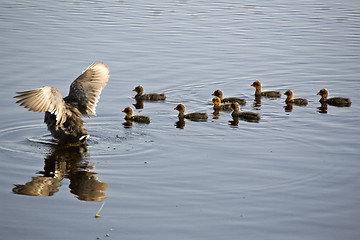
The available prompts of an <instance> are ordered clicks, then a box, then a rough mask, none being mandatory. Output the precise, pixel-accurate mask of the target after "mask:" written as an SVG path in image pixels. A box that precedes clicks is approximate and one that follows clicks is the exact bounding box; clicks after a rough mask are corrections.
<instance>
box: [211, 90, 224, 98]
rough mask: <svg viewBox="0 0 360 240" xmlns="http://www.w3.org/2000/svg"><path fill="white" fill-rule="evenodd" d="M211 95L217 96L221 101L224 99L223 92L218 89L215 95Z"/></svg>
mask: <svg viewBox="0 0 360 240" xmlns="http://www.w3.org/2000/svg"><path fill="white" fill-rule="evenodd" d="M211 95H213V96H216V97H219V98H220V99H222V97H223V92H222V91H221V90H220V89H218V90H216V91H214V93H213V94H211Z"/></svg>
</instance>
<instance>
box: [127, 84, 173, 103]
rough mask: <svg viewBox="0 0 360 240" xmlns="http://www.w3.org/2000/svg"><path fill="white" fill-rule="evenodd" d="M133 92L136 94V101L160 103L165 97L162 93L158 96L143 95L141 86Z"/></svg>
mask: <svg viewBox="0 0 360 240" xmlns="http://www.w3.org/2000/svg"><path fill="white" fill-rule="evenodd" d="M133 91H134V92H136V95H135V99H136V100H148V101H161V100H165V99H166V96H165V94H163V93H161V94H159V93H147V94H144V87H143V86H141V85H139V86H137V87H136V88H134V89H133Z"/></svg>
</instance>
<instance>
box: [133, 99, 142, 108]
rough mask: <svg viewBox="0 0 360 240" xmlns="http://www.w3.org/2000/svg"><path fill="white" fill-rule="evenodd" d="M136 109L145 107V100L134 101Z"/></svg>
mask: <svg viewBox="0 0 360 240" xmlns="http://www.w3.org/2000/svg"><path fill="white" fill-rule="evenodd" d="M133 105H134V107H135V108H136V109H143V108H144V100H141V99H136V103H133Z"/></svg>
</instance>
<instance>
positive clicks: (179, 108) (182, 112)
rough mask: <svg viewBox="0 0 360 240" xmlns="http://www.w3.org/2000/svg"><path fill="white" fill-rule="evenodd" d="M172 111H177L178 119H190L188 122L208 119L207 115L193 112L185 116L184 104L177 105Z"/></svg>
mask: <svg viewBox="0 0 360 240" xmlns="http://www.w3.org/2000/svg"><path fill="white" fill-rule="evenodd" d="M174 110H177V111H179V115H178V117H179V119H184V118H186V119H190V120H205V119H208V115H207V113H200V112H194V113H188V114H185V106H184V104H179V105H177V106H176V107H175V108H174Z"/></svg>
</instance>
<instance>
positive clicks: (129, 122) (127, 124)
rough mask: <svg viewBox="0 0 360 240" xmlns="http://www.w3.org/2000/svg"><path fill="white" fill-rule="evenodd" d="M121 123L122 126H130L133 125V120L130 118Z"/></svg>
mask: <svg viewBox="0 0 360 240" xmlns="http://www.w3.org/2000/svg"><path fill="white" fill-rule="evenodd" d="M122 125H123V126H124V128H131V127H132V125H133V122H132V121H130V120H125V122H123V123H122Z"/></svg>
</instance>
